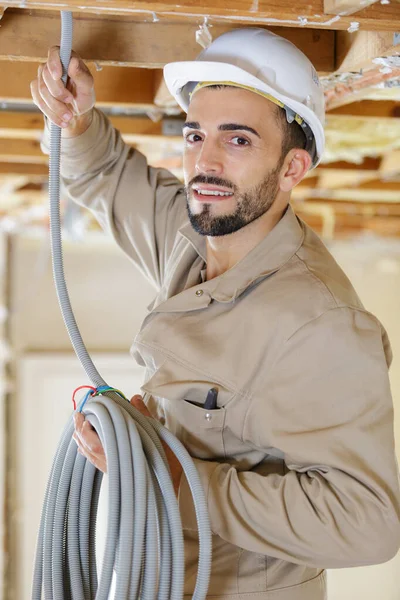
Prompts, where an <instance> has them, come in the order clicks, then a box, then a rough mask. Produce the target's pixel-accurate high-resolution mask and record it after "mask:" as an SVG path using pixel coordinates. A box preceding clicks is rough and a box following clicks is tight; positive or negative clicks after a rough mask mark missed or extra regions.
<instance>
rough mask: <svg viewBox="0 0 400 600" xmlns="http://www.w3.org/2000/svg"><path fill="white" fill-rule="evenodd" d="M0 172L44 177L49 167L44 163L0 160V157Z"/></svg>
mask: <svg viewBox="0 0 400 600" xmlns="http://www.w3.org/2000/svg"><path fill="white" fill-rule="evenodd" d="M0 174H2V175H16V176H17V175H26V176H43V177H46V176H48V174H49V168H48V166H47V165H45V164H34V163H29V164H27V163H20V162H1V159H0Z"/></svg>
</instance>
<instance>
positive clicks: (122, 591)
mask: <svg viewBox="0 0 400 600" xmlns="http://www.w3.org/2000/svg"><path fill="white" fill-rule="evenodd" d="M61 18H62V36H61V49H60V57H61V61H62V65H63V81H64V83H66V81H67V71H68V65H69V59H70V55H71V47H72V15H71V13H69V12H62V13H61ZM60 144H61V130H60V128H59V127H57V126H56V125H52V127H51V146H50V229H51V250H52V259H53V274H54V280H55V285H56V290H57V295H58V299H59V304H60V308H61V312H62V315H63V318H64V322H65V325H66V327H67V330H68V333H69V336H70V339H71V343H72V345H73V347H74V349H75V352H76V354H77V356H78V358H79V360H80V361H81V363H82V366H83V367H84V369H85V371H86V373H87V375H88V377H89V379H90V380H91V381H92V383H93V385H95V386H96V388H97V387H100V386H104V385H105V386H107V384H106V382H105V381H104V380H103V379H102V377H101V376H100V374H99V373H98V372H97V370H96V367H95V366H94V364H93V362H92V360H91V358H90V356H89V354H88V352H87V350H86V347H85V345H84V342H83V340H82V338H81V335H80V332H79V329H78V326H77V324H76V321H75V318H74V315H73V312H72V308H71V305H70V301H69V296H68V291H67V288H66V283H65V277H64V269H63V259H62V248H61V226H60V210H59V200H60ZM80 408H81V407H79V406H78V410H79V409H80ZM82 412H83V414H84V415H85V418H86V419H87V420H88V421H89V422H90V423H91V425H92V426H93V427H94V428H95V429H96V431H97V433H98V435H99V437H100V440H101V442H102V444H103V447H104V450H105V454H106V459H107V473H108V474H107V477H106V478H105V479H107V484H108V498H109V502H108V522H107V533H106V542H105V551H104V556H103V560H102V563H101V565H100V569H99V573H98V572H97V569H98V559H97V556H96V548H95V536H96V518H97V508H98V501H99V494H100V487H101V485H102V479H103V474H102V473H101V472H100V471H98V470H97V469H96V468H95V467H94V466H93V465H92V464H90V463H89V462H88V461H86V459H85V458H84V457H83V456H82V455H81V454H79V453H78V452H77V446H76V443H75V441H74V440H73V438H72V435H73V432H74V425H73V419H72V416H71V418H70V419H69V421H68V423H67V424H66V426H65V429H64V432H63V434H62V436H61V440H60V442H59V446H58V449H57V451H56V454H55V457H54V460H53V465H52V468H51V472H50V476H49V480H48V484H47V489H46V493H45V499H44V504H43V509H42V516H41V521H40V527H39V534H38V541H37V549H36V557H35V565H34V576H33V585H32V600H41V599H42V598H44V599H45V600H70V599H73V600H94V599H96V600H108V598H109V595H110V591H111V584H112V580H113V574H114V573H115V598H118V599H119V600H125V599H136V598H139V597H140V598H141V599H142V600H182V598H183V594H184V591H183V590H184V545H183V532H182V525H181V519H180V515H179V509H178V503H177V500H176V497H175V493H174V488H173V484H172V481H171V478H170V473H169V468H168V462H167V459H166V456H165V453H164V450H163V446H162V441H163V442H165V443H167V444H168V445H169V446H170V448H171V449H172V451H173V452H174V454H175V455H176V456H177V458H178V459H179V461H180V462H181V464H182V467H183V470H184V472H185V475H186V477H187V479H188V482H189V485H190V488H191V490H192V494H193V500H194V505H195V510H196V515H197V520H198V526H199V540H200V548H199V565H198V575H197V582H196V588H195V591H194V594H193V598H194V599H195V600H203V599H204V598H206V595H207V589H208V582H209V577H210V568H211V531H210V524H209V519H208V514H207V505H206V501H205V498H204V493H203V489H202V486H201V483H200V479H199V476H198V474H197V471H196V468H195V466H194V464H193V461H192V459H191V458H190V456H189V454H188V453H187V451H186V449H185V448H184V447H183V446H182V444H181V443H180V442H179V441H178V440H177V439H176V438H175V437H174V436H173V435H172V434H171V433H170V432H169V431H168V430H167V429H165V428H164V427H163V426H162V425H161V424H160V423H159V422H157V421H155V420H153V419H150V418H146V417H144V416H143V415H142V414H141V413H140V412H139V411H138V410H137V409H136V408H135V407H134V406H132V405H131V404H130V403H129V402H127V401H126V400H125V399H124V398H123V397H121V395H118V394H117V393H115V392H110V391H107V392H105V393H103V394H102V395H100V396H97V397H95V398H92V399H90V400H89V401H88V402H87V403H86V404H85V406H84V407H82Z"/></svg>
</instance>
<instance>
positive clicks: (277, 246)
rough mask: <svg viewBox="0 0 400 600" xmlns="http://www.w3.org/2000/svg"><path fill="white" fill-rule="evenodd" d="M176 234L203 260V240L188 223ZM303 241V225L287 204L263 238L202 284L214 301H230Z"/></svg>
mask: <svg viewBox="0 0 400 600" xmlns="http://www.w3.org/2000/svg"><path fill="white" fill-rule="evenodd" d="M179 233H180V234H181V235H182V236H183V237H184V238H185V239H187V240H188V242H190V244H191V245H192V246H193V248H194V249H195V250H196V252H197V253H198V255H199V256H201V258H202V259H203V260H204V262H206V240H205V237H204V236H201V235H200V234H198V233H197V232H196V231H194V229H193V227H192V226H191V224H190V222H188V223H187V224H185V225H184V226H183V227H182V228H181V229H180V230H179ZM303 240H304V231H303V228H302V226H301V224H300V222H299V220H298V219H297V217H296V215H295V214H294V212H293V209H292V208H291V206H289V207H288V209H287V211H286V212H285V214H284V215H283V217H282V219H281V220H280V221H279V223H277V225H276V226H275V227H274V228H273V229H272V231H270V232H269V233H268V234H267V235H266V236H265V238H264V239H262V240H261V242H259V244H257V246H255V247H254V248H253V249H252V250H251V251H250V252H249V253H248V254H246V256H244V257H243V258H242V260H240V261H239V262H238V263H236V264H235V265H234V266H233V267H232V268H231V269H229V270H228V271H226V272H225V273H223V274H222V275H220V276H219V277H216V278H215V279H212V280H211V281H206V282H205V283H203V284H202V287H203V289H205V288H207V291H208V292H209V294H210V295H211V298H213V299H214V300H217V301H218V302H231V301H232V300H234V299H235V298H237V297H238V296H240V294H242V293H243V292H244V291H245V290H246V289H247V288H248V287H249V286H250V285H251V284H253V283H255V282H256V281H257V280H259V279H263V278H265V277H267V276H269V275H272V274H273V273H274V272H276V271H278V270H279V269H281V268H282V267H283V265H284V264H286V263H287V262H288V261H289V260H290V259H291V258H292V256H293V255H294V254H295V253H296V252H297V251H298V249H299V248H300V246H301V245H302V243H303Z"/></svg>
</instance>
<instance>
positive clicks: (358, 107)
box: [329, 100, 400, 118]
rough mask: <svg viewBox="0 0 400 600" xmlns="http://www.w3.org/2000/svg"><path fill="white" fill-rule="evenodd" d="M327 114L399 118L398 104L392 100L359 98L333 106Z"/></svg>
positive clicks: (399, 107) (399, 108)
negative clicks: (358, 99)
mask: <svg viewBox="0 0 400 600" xmlns="http://www.w3.org/2000/svg"><path fill="white" fill-rule="evenodd" d="M329 115H346V116H354V117H366V118H369V117H385V118H393V117H394V118H400V104H399V102H395V101H394V100H379V101H377V100H361V101H360V102H352V103H350V104H346V105H344V106H340V107H338V108H334V109H332V110H330V111H329Z"/></svg>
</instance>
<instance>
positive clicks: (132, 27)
mask: <svg viewBox="0 0 400 600" xmlns="http://www.w3.org/2000/svg"><path fill="white" fill-rule="evenodd" d="M235 27H236V28H237V27H239V25H236V26H232V25H229V24H226V25H214V26H213V28H212V35H213V37H218V36H219V35H221V34H222V33H224V32H226V31H229V30H231V29H233V28H235ZM197 28H198V26H197V24H187V23H163V22H160V23H156V24H155V23H152V22H136V21H132V20H131V19H129V18H123V19H121V18H117V17H108V18H107V19H104V18H100V17H99V16H98V15H90V16H89V15H86V14H85V15H82V14H80V13H79V14H77V15H76V18H75V20H74V42H73V47H74V50H75V51H76V52H77V53H78V54H79V55H80V56H81V57H82V58H84V59H85V60H88V61H96V62H97V63H98V64H100V65H112V66H114V65H119V66H124V67H128V66H130V67H143V66H144V67H147V68H160V67H163V66H164V65H165V64H166V63H168V62H171V61H180V60H192V59H194V58H195V57H196V56H197V55H198V54H199V53H200V51H201V46H200V45H199V44H198V43H197V42H196V35H195V34H196V30H197ZM271 30H274V29H273V28H272V29H271ZM275 31H277V30H276V29H275ZM279 34H280V35H281V36H282V37H284V38H286V39H288V40H290V41H291V42H293V43H294V44H295V45H296V46H297V47H298V48H300V49H301V50H302V51H303V52H304V54H305V55H306V56H308V57H309V58H310V59H311V60H313V61H314V63H315V68H316V69H317V70H318V71H328V72H330V71H332V70H333V68H334V50H335V49H334V33H333V32H332V31H320V32H315V31H311V30H310V29H305V28H302V29H299V28H288V27H281V28H279ZM59 41H60V17H59V14H57V13H54V12H48V13H47V12H46V13H44V14H43V13H41V12H40V11H37V12H34V11H32V12H31V13H30V12H29V11H26V10H22V9H20V10H15V9H14V10H11V9H9V10H8V11H7V12H6V13H5V15H4V17H3V20H2V27H1V36H0V58H3V59H7V58H8V57H10V56H12V57H13V60H29V61H43V60H45V59H46V58H47V51H48V48H49V47H50V46H53V45H58V44H59Z"/></svg>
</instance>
